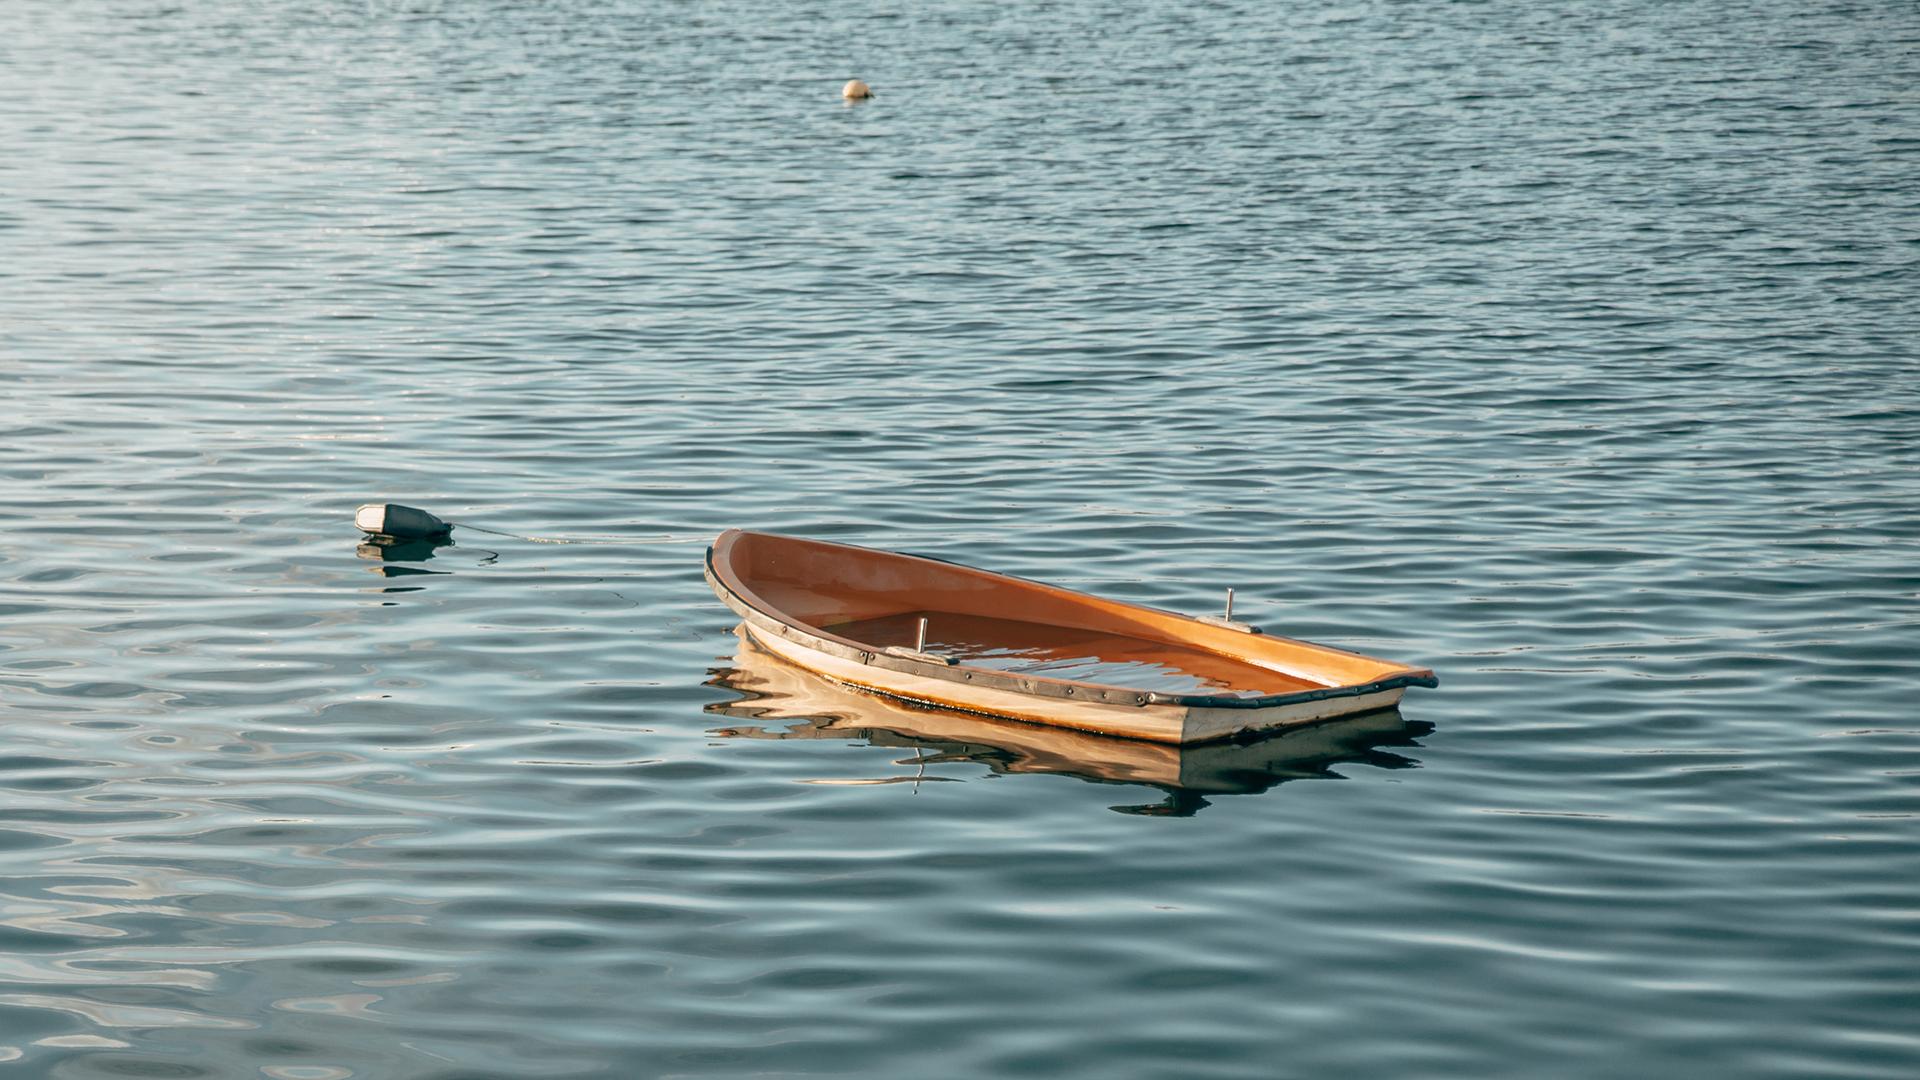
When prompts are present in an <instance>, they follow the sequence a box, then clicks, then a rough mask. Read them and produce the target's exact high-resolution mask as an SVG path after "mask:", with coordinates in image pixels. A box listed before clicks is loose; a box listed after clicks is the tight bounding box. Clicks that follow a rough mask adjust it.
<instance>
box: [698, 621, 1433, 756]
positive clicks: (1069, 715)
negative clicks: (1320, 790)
mask: <svg viewBox="0 0 1920 1080" xmlns="http://www.w3.org/2000/svg"><path fill="white" fill-rule="evenodd" d="M735 610H736V611H739V613H740V614H741V615H742V617H743V618H746V622H745V624H744V625H745V629H746V632H747V633H748V634H749V635H750V636H751V637H752V638H753V641H754V643H755V644H756V645H758V646H760V647H761V648H763V649H765V650H766V651H768V652H770V653H772V654H773V655H775V656H777V657H779V658H780V659H782V660H785V661H786V662H788V663H790V664H793V665H795V666H796V667H801V668H805V669H807V670H808V671H812V672H814V673H816V674H819V675H823V676H825V677H827V678H829V679H832V680H834V681H835V682H839V683H844V684H846V685H848V686H854V687H858V688H860V689H862V690H868V691H872V692H874V693H880V694H885V695H887V696H889V697H895V698H899V699H901V700H903V701H911V702H916V703H919V704H923V705H934V706H938V707H940V708H945V709H958V710H960V711H962V712H971V713H978V714H980V715H983V716H995V717H1000V718H1003V719H1009V720H1022V721H1025V722H1027V723H1033V724H1052V725H1055V726H1059V727H1068V728H1073V729H1076V730H1079V731H1090V732H1096V733H1099V734H1103V735H1117V736H1121V737H1123V738H1129V739H1145V740H1148V741H1151V742H1161V743H1176V744H1189V743H1201V742H1211V741H1214V740H1217V739H1228V738H1232V737H1234V736H1236V735H1245V734H1251V733H1254V732H1260V731H1271V730H1273V729H1275V728H1283V727H1289V726H1292V725H1296V724H1310V723H1315V722H1317V721H1321V720H1330V719H1332V718H1334V717H1339V716H1348V715H1353V714H1357V713H1368V712H1374V711H1377V710H1380V709H1388V708H1392V707H1393V706H1394V705H1396V704H1398V703H1399V701H1400V698H1401V696H1402V695H1403V694H1404V693H1406V690H1405V688H1404V687H1393V688H1390V689H1384V690H1378V691H1374V692H1372V693H1362V694H1353V695H1347V696H1341V697H1327V698H1320V699H1318V700H1309V701H1298V702H1292V703H1287V704H1280V705H1270V706H1265V707H1260V708H1251V709H1239V708H1209V707H1207V706H1204V705H1186V704H1180V703H1159V702H1154V701H1151V700H1150V701H1148V702H1147V703H1146V704H1137V703H1136V704H1125V703H1117V704H1116V703H1110V702H1106V701H1086V700H1079V701H1071V700H1061V699H1058V698H1051V697H1049V698H1041V697H1036V696H1034V695H1031V694H1025V693H1020V692H1018V691H1010V690H1003V689H996V688H993V687H987V686H969V685H968V684H967V682H966V681H964V680H962V681H957V682H956V681H955V680H952V679H944V678H930V677H927V676H923V675H918V674H915V673H913V672H910V671H899V670H893V669H890V668H887V667H880V666H877V665H875V664H872V663H862V662H861V661H859V660H857V659H849V658H846V657H842V656H838V655H835V654H833V653H830V652H827V651H825V650H823V649H819V648H815V647H813V646H812V645H810V644H808V643H806V642H803V641H798V640H794V638H793V637H792V636H790V635H788V634H783V633H781V632H780V631H779V630H778V629H777V628H774V627H768V626H765V625H756V623H755V620H754V619H752V618H751V617H749V616H750V609H746V610H742V609H741V608H738V607H736V609H735Z"/></svg>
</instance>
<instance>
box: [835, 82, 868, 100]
mask: <svg viewBox="0 0 1920 1080" xmlns="http://www.w3.org/2000/svg"><path fill="white" fill-rule="evenodd" d="M840 96H841V97H843V98H846V99H847V100H848V101H861V100H864V99H866V98H870V97H872V96H873V87H871V86H868V85H867V84H866V83H863V82H861V81H860V80H859V79H849V80H847V85H845V86H843V87H841V88H840Z"/></svg>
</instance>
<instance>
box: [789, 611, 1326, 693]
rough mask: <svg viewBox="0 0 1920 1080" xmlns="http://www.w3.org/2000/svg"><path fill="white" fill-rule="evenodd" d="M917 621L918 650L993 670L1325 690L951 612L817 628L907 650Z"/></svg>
mask: <svg viewBox="0 0 1920 1080" xmlns="http://www.w3.org/2000/svg"><path fill="white" fill-rule="evenodd" d="M921 619H926V620H927V643H926V645H925V651H926V652H929V653H932V654H933V655H935V656H944V657H947V658H949V659H951V660H953V661H954V662H955V663H960V664H969V665H972V666H975V667H983V668H990V669H992V670H995V671H1005V672H1010V673H1015V674H1021V675H1040V676H1044V677H1047V678H1052V679H1074V680H1078V681H1082V682H1094V683H1101V684H1103V685H1106V686H1115V687H1121V688H1124V689H1128V690H1153V691H1159V692H1161V693H1168V694H1219V695H1226V696H1237V697H1260V696H1264V695H1266V694H1284V693H1291V692H1293V691H1296V690H1313V689H1317V688H1319V687H1321V686H1324V685H1326V684H1324V683H1317V682H1309V681H1307V680H1305V679H1300V678H1296V677H1294V676H1292V675H1288V674H1286V673H1284V672H1280V671H1275V670H1273V669H1272V668H1267V667H1261V666H1260V665H1258V664H1250V663H1247V662H1245V661H1242V660H1236V659H1234V658H1233V657H1230V656H1222V655H1220V654H1219V653H1214V652H1208V651H1207V650H1205V649H1195V648H1189V647H1185V646H1181V645H1173V644H1168V643H1166V642H1160V641H1147V640H1144V639H1142V638H1135V637H1121V636H1117V635H1114V634H1104V633H1100V632H1098V631H1092V630H1081V629H1076V628H1074V627H1070V626H1053V625H1050V624H1047V623H1036V622H1023V621H1021V620H1018V619H999V618H994V617H991V616H984V615H962V614H958V613H955V612H951V611H907V612H900V613H898V614H893V615H885V616H882V617H880V618H875V619H854V620H851V621H848V622H840V623H832V624H827V625H823V626H821V629H822V630H825V631H827V632H828V633H830V634H835V635H837V636H839V637H843V638H846V639H848V640H850V641H857V642H860V643H862V644H864V645H870V646H872V647H873V648H875V649H876V650H878V649H885V648H887V647H888V646H891V645H900V646H904V647H906V648H909V649H911V648H913V645H914V635H915V633H916V632H917V630H918V628H919V623H920V620H921Z"/></svg>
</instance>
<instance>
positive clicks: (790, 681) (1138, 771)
mask: <svg viewBox="0 0 1920 1080" xmlns="http://www.w3.org/2000/svg"><path fill="white" fill-rule="evenodd" d="M735 633H736V634H738V635H739V638H740V647H739V649H738V650H737V651H736V653H735V654H734V662H733V666H732V667H731V668H723V669H721V670H720V671H718V672H717V673H716V677H715V678H714V680H713V685H715V686H720V687H723V688H725V689H728V690H733V691H736V692H738V693H740V694H743V695H745V697H744V698H743V699H741V700H738V701H729V702H724V703H720V704H715V705H709V706H707V711H708V712H711V713H716V714H719V715H722V716H729V717H736V718H739V719H742V720H749V721H753V722H754V723H752V724H745V725H738V726H732V727H724V728H719V729H716V731H715V734H717V735H720V736H722V737H725V738H741V739H863V740H865V741H866V742H867V743H868V744H869V745H873V746H898V747H903V748H911V749H914V750H915V751H933V752H934V756H932V757H919V758H916V759H914V763H915V764H917V765H923V766H924V765H927V764H933V763H938V762H947V761H963V760H964V761H973V762H978V763H980V764H983V765H986V766H987V767H988V768H990V769H992V770H993V771H995V772H1000V773H1061V774H1064V775H1067V776H1076V777H1079V778H1081V779H1083V780H1093V781H1101V782H1109V783H1125V784H1149V785H1152V786H1154V787H1158V788H1161V789H1163V790H1165V791H1166V792H1167V793H1168V796H1169V797H1168V800H1167V802H1166V803H1164V804H1161V805H1160V806H1157V807H1151V808H1141V807H1129V808H1125V809H1129V810H1133V811H1135V812H1142V813H1191V812H1193V811H1194V810H1197V809H1199V808H1200V807H1202V806H1205V805H1206V800H1205V799H1204V798H1202V796H1205V795H1250V794H1258V793H1259V792H1262V791H1265V790H1267V789H1268V788H1270V787H1272V786H1273V785H1275V784H1278V783H1280V782H1282V781H1285V780H1293V779H1299V778H1302V777H1308V776H1330V775H1333V774H1332V772H1331V767H1332V766H1334V765H1336V764H1341V763H1346V762H1353V763H1360V764H1367V765H1375V766H1379V767H1382V768H1406V767H1409V766H1412V765H1413V764H1414V762H1413V761H1412V760H1410V759H1408V758H1405V757H1402V756H1400V755H1398V754H1393V753H1389V752H1387V751H1385V750H1382V749H1380V748H1381V747H1385V746H1410V745H1414V743H1413V740H1414V739H1415V738H1417V737H1419V736H1421V735H1424V734H1426V733H1427V732H1429V731H1431V730H1433V729H1432V726H1431V725H1428V724H1410V723H1408V722H1406V721H1404V720H1402V719H1401V718H1400V714H1399V712H1398V711H1396V710H1393V709H1386V710H1380V711H1376V712H1371V713H1365V714H1362V715H1359V716H1352V717H1346V718H1343V719H1339V720H1329V721H1326V722H1324V723H1319V724H1310V725H1305V726H1300V727H1292V728H1287V729H1285V730H1284V731H1280V732H1275V733H1272V734H1268V735H1265V736H1261V737H1255V738H1252V739H1248V740H1240V741H1223V742H1211V743H1206V744H1203V745H1199V746H1174V745H1169V744H1167V743H1158V742H1148V741H1145V740H1142V739H1121V738H1115V737H1113V736H1111V735H1095V734H1090V733H1087V732H1083V731H1074V730H1071V729H1067V728H1060V727H1050V726H1044V725H1039V724H1025V723H1021V722H1019V721H1015V720H1001V719H998V718H995V717H987V716H978V715H974V714H971V713H961V712H954V711H952V710H948V709H940V708H932V707H927V706H919V705H914V704H911V703H908V702H902V701H898V700H895V699H892V698H889V697H884V696H881V695H877V694H870V693H865V692H863V691H860V690H857V689H854V688H851V687H846V686H842V685H840V684H838V683H835V682H832V681H830V680H827V679H823V678H821V677H819V676H818V675H815V674H814V673H812V672H810V671H806V670H803V669H801V668H798V667H795V666H794V665H792V664H789V663H787V662H786V661H784V660H782V659H780V658H779V657H778V656H776V655H774V654H773V653H770V652H768V651H767V650H765V649H763V648H761V647H760V646H759V645H758V644H756V642H755V640H754V638H753V637H752V636H751V635H750V634H748V632H747V630H746V627H745V626H744V625H743V626H741V627H740V628H738V629H737V630H736V631H735ZM767 721H775V722H780V721H791V722H792V723H791V724H789V725H787V726H783V727H768V726H762V725H763V724H764V723H765V722H767ZM1116 809H1120V808H1116Z"/></svg>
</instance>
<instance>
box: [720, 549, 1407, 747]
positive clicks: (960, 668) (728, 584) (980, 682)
mask: <svg viewBox="0 0 1920 1080" xmlns="http://www.w3.org/2000/svg"><path fill="white" fill-rule="evenodd" d="M744 535H755V536H768V537H772V538H774V539H776V540H796V541H800V542H802V543H812V544H825V545H828V546H832V547H842V548H849V549H851V550H853V551H857V552H862V553H865V554H870V555H880V556H884V557H888V558H895V559H909V560H917V561H920V562H927V563H934V564H938V565H942V566H951V567H958V568H959V569H962V570H970V571H973V572H975V573H980V574H986V575H989V576H992V577H998V578H1005V579H1007V580H1010V581H1018V582H1021V583H1022V584H1026V585H1032V586H1037V587H1039V588H1042V589H1046V590H1049V591H1051V592H1055V593H1061V594H1065V595H1067V596H1070V597H1075V598H1087V599H1093V600H1099V599H1100V598H1099V597H1095V596H1092V594H1090V593H1082V592H1078V591H1076V590H1073V589H1065V588H1061V587H1060V586H1058V585H1049V584H1047V583H1045V582H1041V581H1033V580H1030V579H1028V578H1022V577H1018V576H1016V575H1013V574H1002V573H999V572H998V571H994V570H983V569H981V568H980V567H976V566H967V565H965V564H962V563H953V562H948V561H946V560H944V559H933V558H928V557H927V556H924V555H908V554H904V553H902V552H896V551H883V550H881V549H878V548H865V547H861V546H859V545H857V544H841V543H837V542H835V541H831V540H808V539H805V538H802V537H790V536H785V535H783V534H781V533H748V532H747V530H744V529H728V530H727V531H726V532H724V533H721V534H720V535H719V536H718V537H716V538H715V539H714V541H713V543H711V544H709V545H708V546H707V558H706V578H707V584H708V585H710V586H711V587H712V588H713V590H714V592H715V593H717V594H718V595H719V597H720V599H721V601H722V602H724V603H725V604H726V605H727V606H728V607H729V608H732V609H733V611H734V613H735V614H737V615H739V616H740V617H741V618H743V619H745V620H746V621H747V622H749V623H751V624H753V625H755V626H758V627H760V628H761V629H763V630H767V631H770V632H772V633H776V634H778V635H780V636H781V637H784V638H787V639H789V640H791V641H794V642H796V643H798V644H801V645H805V646H807V647H808V648H812V649H816V650H819V651H820V652H824V653H827V654H828V655H830V656H837V657H839V658H840V659H842V660H851V661H854V662H856V663H860V664H863V665H865V666H868V667H875V668H880V669H881V670H884V671H894V672H900V673H902V674H908V675H916V676H921V677H926V678H935V679H944V680H946V681H948V682H954V683H962V684H971V685H975V686H982V687H985V688H988V689H992V690H1004V691H1009V692H1012V693H1017V694H1027V695H1029V696H1038V697H1056V698H1071V699H1074V700H1077V701H1091V702H1098V703H1102V704H1108V705H1133V706H1137V707H1145V706H1149V705H1162V706H1175V707H1181V708H1199V709H1249V710H1251V709H1271V708H1277V707H1280V706H1286V705H1297V704H1302V703H1305V702H1313V701H1325V700H1327V699H1329V698H1340V697H1359V696H1361V695H1364V694H1375V693H1381V692H1383V691H1387V690H1398V689H1403V688H1405V687H1409V686H1420V687H1427V688H1433V687H1437V686H1439V685H1440V683H1439V680H1438V679H1436V678H1435V677H1434V675H1433V672H1432V671H1429V670H1425V669H1421V668H1411V667H1404V666H1403V670H1402V671H1401V672H1400V673H1399V674H1395V675H1389V676H1387V677H1385V678H1382V679H1375V680H1373V681H1372V682H1366V683H1356V684H1353V685H1350V686H1323V687H1319V688H1317V689H1313V690H1294V691H1289V692H1287V693H1280V694H1266V695H1262V696H1259V697H1236V696H1229V695H1224V694H1176V693H1166V692H1163V691H1158V690H1131V689H1127V688H1125V687H1117V686H1113V685H1111V684H1108V683H1096V682H1086V681H1082V680H1078V679H1056V678H1052V677H1050V676H1046V675H1025V674H1014V673H1009V672H1004V671H996V670H994V669H992V668H983V667H975V666H973V665H970V664H958V663H933V662H929V661H925V660H915V659H913V658H911V657H906V656H901V655H898V654H889V653H887V652H885V651H883V650H880V649H876V648H872V647H870V646H867V645H866V644H864V643H862V642H857V641H854V640H852V639H850V638H843V637H840V636H838V635H836V634H831V633H828V632H826V631H824V630H822V629H820V628H818V627H815V626H812V625H810V624H806V623H801V622H799V621H797V620H795V619H793V618H792V617H790V616H788V615H787V614H786V613H785V612H783V611H781V610H780V609H778V608H775V607H774V606H773V605H772V604H769V603H768V602H767V601H766V600H764V599H763V598H761V597H760V595H759V594H758V593H756V592H754V591H753V589H752V588H751V587H749V586H748V585H747V584H746V582H745V581H744V580H742V579H741V577H740V575H739V574H738V573H737V572H736V571H735V570H734V569H733V567H732V566H730V565H729V566H727V567H725V568H724V572H723V571H722V568H721V567H720V566H719V564H718V563H717V562H716V561H715V555H716V553H717V552H718V551H719V550H720V548H721V546H722V544H725V545H726V546H727V547H728V548H729V549H731V546H732V542H733V540H734V538H736V537H739V536H744ZM729 554H731V551H730V550H729ZM1107 602H1109V603H1119V604H1124V605H1126V606H1128V607H1134V608H1139V609H1141V610H1144V611H1151V612H1154V613H1156V614H1160V615H1170V616H1173V617H1174V618H1178V619H1183V620H1185V621H1188V622H1193V623H1200V620H1199V619H1197V618H1195V617H1194V616H1192V615H1187V614H1184V613H1182V612H1178V611H1168V610H1166V609H1164V608H1156V607H1152V606H1150V605H1147V604H1135V603H1131V602H1129V601H1107ZM1201 625H1206V624H1204V623H1201ZM1263 636H1265V637H1269V638H1272V639H1273V640H1276V641H1284V642H1291V643H1295V644H1299V645H1304V646H1307V647H1309V648H1314V649H1324V650H1326V651H1328V652H1336V653H1343V654H1345V655H1348V656H1358V657H1361V658H1362V659H1366V660H1375V661H1378V662H1380V663H1393V661H1390V660H1381V659H1380V658H1379V657H1375V656H1367V655H1365V654H1364V653H1355V652H1349V651H1348V650H1345V649H1336V648H1333V647H1332V646H1328V645H1320V644H1316V643H1314V642H1310V641H1299V640H1298V639H1296V638H1286V637H1279V636H1277V635H1271V634H1269V635H1263Z"/></svg>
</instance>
